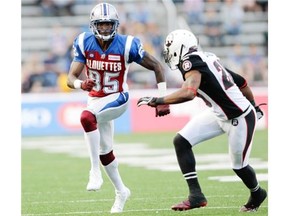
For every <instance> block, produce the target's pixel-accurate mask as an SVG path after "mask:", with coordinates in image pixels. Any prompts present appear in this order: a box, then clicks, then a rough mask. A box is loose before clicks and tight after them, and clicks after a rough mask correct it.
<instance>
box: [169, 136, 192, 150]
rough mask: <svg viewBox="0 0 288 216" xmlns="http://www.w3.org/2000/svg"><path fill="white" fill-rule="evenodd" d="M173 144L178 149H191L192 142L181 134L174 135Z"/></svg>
mask: <svg viewBox="0 0 288 216" xmlns="http://www.w3.org/2000/svg"><path fill="white" fill-rule="evenodd" d="M173 144H174V147H175V150H176V151H187V150H189V149H191V145H190V143H189V142H188V141H187V140H186V139H185V138H184V137H183V136H181V135H180V134H177V135H176V136H175V137H174V140H173Z"/></svg>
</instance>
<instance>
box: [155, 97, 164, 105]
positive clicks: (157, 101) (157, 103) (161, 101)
mask: <svg viewBox="0 0 288 216" xmlns="http://www.w3.org/2000/svg"><path fill="white" fill-rule="evenodd" d="M155 104H156V105H163V104H164V97H159V98H156V101H155Z"/></svg>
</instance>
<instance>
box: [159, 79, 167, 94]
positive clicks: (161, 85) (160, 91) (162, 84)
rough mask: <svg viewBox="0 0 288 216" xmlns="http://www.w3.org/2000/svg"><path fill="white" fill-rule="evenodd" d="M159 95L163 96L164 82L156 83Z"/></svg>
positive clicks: (164, 92) (164, 91)
mask: <svg viewBox="0 0 288 216" xmlns="http://www.w3.org/2000/svg"><path fill="white" fill-rule="evenodd" d="M157 86H158V92H159V96H160V97H163V96H164V95H165V94H166V89H167V87H166V82H160V83H157Z"/></svg>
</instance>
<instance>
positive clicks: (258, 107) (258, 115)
mask: <svg viewBox="0 0 288 216" xmlns="http://www.w3.org/2000/svg"><path fill="white" fill-rule="evenodd" d="M262 105H267V104H266V103H262V104H259V105H257V106H255V110H256V114H257V118H258V120H259V119H261V118H262V117H263V116H264V113H263V111H262V110H261V109H260V106H262Z"/></svg>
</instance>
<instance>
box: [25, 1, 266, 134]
mask: <svg viewBox="0 0 288 216" xmlns="http://www.w3.org/2000/svg"><path fill="white" fill-rule="evenodd" d="M100 2H102V1H97V0H94V1H93V0H22V1H21V4H22V5H21V14H22V15H21V16H22V19H21V21H22V23H21V24H22V25H21V42H22V47H21V54H22V55H21V63H22V64H21V66H22V76H21V78H22V88H21V90H22V136H41V135H69V134H74V135H75V134H80V133H82V130H81V128H80V124H79V118H78V117H77V116H79V114H80V111H81V109H82V108H83V106H85V103H86V93H85V92H81V91H76V90H75V91H71V90H70V89H68V88H67V87H66V76H67V73H68V70H69V65H70V62H71V60H72V55H71V45H72V42H73V40H74V38H75V37H76V35H78V34H79V33H80V32H82V31H86V30H87V31H89V13H90V11H91V9H92V8H93V6H94V5H96V4H98V3H100ZM107 2H109V3H111V4H113V5H115V6H116V9H117V10H118V13H119V16H120V28H119V32H120V33H124V34H132V35H134V36H137V37H139V38H140V39H141V40H142V42H143V44H144V47H145V49H146V50H147V51H149V52H150V53H151V54H153V55H154V56H155V57H156V58H158V59H159V60H160V61H163V58H162V56H161V51H162V46H163V41H164V39H165V36H166V35H167V34H168V33H169V32H170V31H172V30H174V29H176V28H185V29H189V30H192V31H193V32H194V33H195V34H196V35H197V36H198V37H199V40H200V44H201V47H202V49H203V50H206V51H211V52H215V53H216V54H217V55H218V56H219V57H220V58H221V59H222V61H223V63H224V64H225V65H226V66H228V67H230V68H231V69H234V70H235V71H237V72H238V73H240V74H242V75H243V76H244V77H246V79H247V80H248V82H249V83H250V85H251V86H252V87H253V90H254V92H255V95H256V102H257V103H262V102H266V103H267V101H268V93H267V91H268V90H267V89H268V48H267V46H268V0H221V1H220V0H218V1H216V0H174V1H172V0H145V1H142V0H137V1H136V0H123V1H117V0H110V1H107ZM163 64H164V62H163ZM165 67H166V66H165ZM166 69H167V70H166V72H167V83H168V87H169V89H170V90H173V88H177V87H179V86H180V85H181V77H180V74H179V73H175V72H171V71H170V70H169V69H168V68H167V67H166ZM128 82H129V85H130V89H131V96H132V100H131V105H130V107H129V110H128V112H126V113H125V115H123V116H121V118H119V119H117V120H116V122H115V132H116V133H130V132H141V131H148V132H149V131H175V130H178V129H179V128H180V127H182V126H183V125H184V124H185V123H186V122H187V121H188V120H189V118H191V117H193V115H195V114H196V113H197V112H198V111H200V110H201V109H202V108H204V106H203V104H202V103H201V101H199V100H196V102H193V103H191V110H193V112H192V113H191V110H187V107H186V108H185V107H184V106H183V105H177V106H176V105H175V106H173V108H172V110H171V115H170V116H169V117H166V118H163V119H160V120H159V119H155V118H154V113H153V112H154V110H152V109H147V110H146V108H142V107H141V108H136V101H137V99H138V98H139V97H140V96H144V95H147V93H149V94H151V95H153V94H154V92H153V91H152V90H151V89H153V88H155V86H156V82H155V78H154V73H153V72H151V71H147V70H145V69H143V68H142V67H141V66H138V65H137V64H133V65H132V66H131V67H130V73H129V75H128ZM189 109H190V108H189ZM263 109H264V112H265V114H266V115H265V118H263V119H261V121H260V122H259V124H258V127H259V128H267V127H268V108H267V106H265V107H264V108H263ZM152 121H153V125H151V122H152ZM171 122H173V124H172V125H171Z"/></svg>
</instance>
